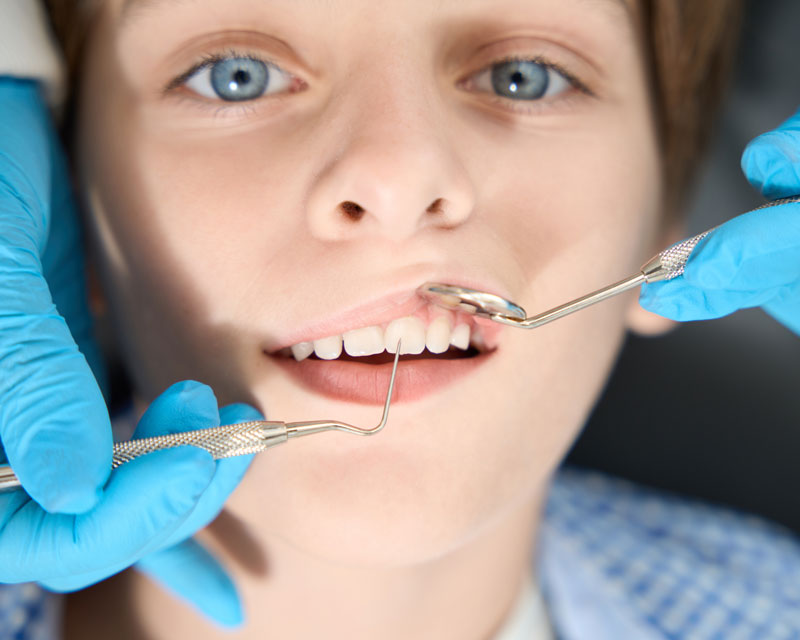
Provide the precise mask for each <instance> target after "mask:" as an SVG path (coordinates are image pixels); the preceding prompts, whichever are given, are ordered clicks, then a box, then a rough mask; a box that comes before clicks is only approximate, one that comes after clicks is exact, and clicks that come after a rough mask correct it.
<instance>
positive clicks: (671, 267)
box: [417, 195, 800, 329]
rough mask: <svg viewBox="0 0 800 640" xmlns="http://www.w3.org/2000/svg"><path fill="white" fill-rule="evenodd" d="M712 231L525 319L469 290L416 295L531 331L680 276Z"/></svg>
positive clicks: (517, 310)
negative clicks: (622, 276) (620, 277)
mask: <svg viewBox="0 0 800 640" xmlns="http://www.w3.org/2000/svg"><path fill="white" fill-rule="evenodd" d="M797 202H800V195H795V196H789V197H787V198H779V199H777V200H772V201H770V202H767V203H765V204H763V205H761V206H760V207H756V208H755V209H753V210H752V211H758V210H760V209H767V208H770V207H775V206H778V205H782V204H793V203H797ZM752 211H751V212H752ZM714 229H716V227H714V228H712V229H709V230H708V231H704V232H703V233H699V234H698V235H696V236H693V237H691V238H688V239H686V240H683V241H682V242H678V243H677V244H674V245H672V246H671V247H669V248H668V249H665V250H664V251H662V252H661V253H658V254H656V255H655V256H653V257H652V258H651V259H650V260H648V261H647V262H645V263H644V264H643V265H642V267H641V270H640V271H639V273H636V274H634V275H632V276H630V277H628V278H625V279H624V280H620V281H619V282H615V283H614V284H611V285H609V286H607V287H603V288H602V289H598V290H597V291H593V292H592V293H589V294H587V295H585V296H581V297H580V298H577V299H575V300H572V301H570V302H567V303H565V304H562V305H559V306H558V307H555V308H553V309H550V310H548V311H544V312H543V313H539V314H537V315H535V316H530V317H528V314H527V313H526V312H525V309H523V308H522V307H520V306H519V305H516V304H514V303H513V302H511V301H510V300H507V299H506V298H503V297H502V296H497V295H494V294H491V293H486V292H484V291H478V290H476V289H470V288H468V287H459V286H456V285H450V284H440V283H435V282H427V283H425V284H423V285H422V286H420V287H419V288H418V289H417V293H418V294H419V295H420V296H422V297H423V298H425V299H426V300H428V301H430V302H432V303H433V304H436V305H438V306H440V307H444V308H446V309H454V310H455V309H458V310H460V311H464V312H466V313H469V314H472V315H477V316H479V317H482V318H488V319H490V320H494V321H495V322H499V323H500V324H505V325H509V326H512V327H520V328H522V329H535V328H537V327H541V326H542V325H544V324H547V323H548V322H552V321H553V320H558V319H559V318H563V317H564V316H567V315H569V314H571V313H575V312H576V311H580V310H581V309H585V308H586V307H589V306H591V305H593V304H596V303H598V302H601V301H603V300H607V299H608V298H611V297H613V296H616V295H619V294H620V293H623V292H624V291H628V290H629V289H633V288H634V287H638V286H639V285H641V284H645V283H650V282H659V281H660V280H672V279H673V278H677V277H678V276H679V275H681V274H682V273H683V270H684V268H685V266H686V262H687V261H688V260H689V256H690V255H691V254H692V251H694V248H695V247H696V246H697V243H698V242H700V241H701V240H702V239H703V238H705V237H706V236H707V235H708V234H710V233H713V231H714Z"/></svg>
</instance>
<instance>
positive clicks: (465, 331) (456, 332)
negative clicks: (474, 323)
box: [450, 324, 469, 350]
mask: <svg viewBox="0 0 800 640" xmlns="http://www.w3.org/2000/svg"><path fill="white" fill-rule="evenodd" d="M450 344H452V345H453V346H454V347H456V348H457V349H464V350H467V349H469V325H468V324H460V325H458V326H457V327H456V328H455V329H453V335H452V336H451V337H450Z"/></svg>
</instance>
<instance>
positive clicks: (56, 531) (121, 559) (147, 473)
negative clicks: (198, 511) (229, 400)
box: [0, 447, 215, 589]
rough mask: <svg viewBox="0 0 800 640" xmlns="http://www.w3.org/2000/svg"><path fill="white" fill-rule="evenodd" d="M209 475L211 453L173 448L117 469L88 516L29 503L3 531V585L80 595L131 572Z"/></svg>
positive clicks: (182, 517) (165, 534) (190, 503)
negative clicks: (50, 587)
mask: <svg viewBox="0 0 800 640" xmlns="http://www.w3.org/2000/svg"><path fill="white" fill-rule="evenodd" d="M164 469H169V481H168V482H165V480H164ZM214 470H215V465H214V461H213V459H212V458H211V456H210V454H209V453H208V452H206V451H203V450H202V449H198V448H196V447H178V448H175V449H168V450H164V451H156V452H154V453H151V454H148V455H146V456H142V457H141V458H136V459H135V460H133V461H131V462H128V463H126V464H124V465H122V466H121V467H119V469H117V470H116V471H115V472H114V473H113V474H112V476H111V479H110V481H109V483H108V486H107V487H106V491H105V492H104V494H103V498H102V500H101V501H100V503H99V504H98V505H97V506H96V507H95V508H94V509H93V510H92V511H90V512H88V513H85V514H81V515H77V516H74V515H65V514H48V513H46V512H44V511H43V510H42V509H41V508H39V506H38V505H37V504H36V503H34V502H33V501H28V502H27V503H26V504H24V505H23V506H22V507H21V508H19V509H18V510H17V511H16V512H15V513H14V514H13V515H11V516H10V517H9V518H8V519H7V520H6V522H5V523H4V526H3V527H2V529H0V550H2V554H1V555H0V582H27V581H33V580H38V581H41V582H48V583H52V584H55V583H54V581H56V580H58V581H59V583H60V585H61V588H62V589H78V588H81V587H84V586H86V585H87V584H90V583H91V582H92V581H94V580H97V579H99V578H98V575H100V576H101V577H106V576H108V575H111V574H112V573H115V572H116V571H119V570H121V569H123V568H125V567H127V566H130V565H131V564H133V563H134V562H136V561H137V560H139V559H140V558H141V557H142V556H143V555H144V554H145V553H148V552H149V551H152V550H153V549H154V548H155V547H156V546H157V545H159V544H161V543H163V541H164V540H165V539H166V538H168V537H169V536H170V535H171V534H172V532H173V531H174V530H175V529H176V528H177V527H178V526H180V524H181V523H182V522H183V521H184V520H185V519H186V517H187V516H188V515H189V513H190V512H191V511H192V509H193V508H194V507H195V505H196V503H197V500H198V498H199V496H200V494H202V492H203V490H204V489H205V488H206V487H207V486H208V483H209V482H210V481H211V478H212V476H213V474H214Z"/></svg>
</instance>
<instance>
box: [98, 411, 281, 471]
mask: <svg viewBox="0 0 800 640" xmlns="http://www.w3.org/2000/svg"><path fill="white" fill-rule="evenodd" d="M286 439H287V433H286V424H285V423H283V422H265V421H263V420H255V421H252V422H242V423H239V424H227V425H223V426H221V427H211V428H209V429H197V430H196V431H182V432H181V433H170V434H167V435H163V436H155V437H152V438H139V439H138V440H128V441H127V442H118V443H117V444H115V445H114V454H113V458H112V462H111V468H112V469H116V468H117V467H118V466H120V465H121V464H124V463H126V462H130V461H131V460H133V459H134V458H138V457H139V456H143V455H145V454H146V453H152V452H153V451H160V450H162V449H172V448H174V447H180V446H182V445H187V444H188V445H191V446H193V447H200V448H201V449H205V450H206V451H208V452H209V453H210V454H211V455H212V456H213V457H214V459H215V460H219V459H221V458H231V457H233V456H244V455H247V454H250V453H259V452H261V451H264V450H265V449H267V448H269V447H272V446H274V445H276V444H280V443H281V442H285V441H286Z"/></svg>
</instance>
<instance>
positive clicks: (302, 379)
mask: <svg viewBox="0 0 800 640" xmlns="http://www.w3.org/2000/svg"><path fill="white" fill-rule="evenodd" d="M415 307H416V308H415V309H414V311H413V312H412V313H410V314H407V315H403V316H400V317H396V318H394V319H392V320H390V321H388V322H383V323H380V324H374V325H368V326H362V327H358V328H354V329H350V330H347V331H344V332H343V333H338V334H333V335H323V336H319V337H312V338H311V339H306V340H301V341H299V342H295V343H293V344H290V345H288V346H284V347H280V348H277V349H274V350H272V351H267V350H266V349H265V350H264V354H265V355H266V356H267V357H269V358H270V359H271V360H272V361H274V362H275V363H276V364H277V365H278V366H280V367H281V368H282V369H283V370H284V371H286V372H287V373H288V374H289V375H290V376H291V377H292V378H293V379H294V380H295V381H296V382H298V383H299V384H300V386H302V387H304V388H306V389H307V390H310V391H312V392H314V393H318V394H320V395H323V396H325V397H330V398H334V399H338V400H344V401H348V402H355V403H359V404H369V405H380V404H383V402H384V400H385V398H386V390H387V388H388V385H389V378H390V376H391V369H392V362H393V361H394V353H395V351H396V348H397V344H398V342H399V343H400V353H401V356H402V357H401V362H400V364H399V365H398V368H397V377H396V381H395V391H394V394H393V398H392V402H393V404H394V403H397V402H407V401H413V400H417V399H419V398H422V397H424V396H426V395H429V394H431V393H434V392H436V391H438V390H440V389H442V388H444V387H446V386H449V385H450V384H452V383H453V382H455V381H456V380H457V379H459V378H461V377H463V376H465V375H468V374H469V373H471V372H473V371H475V370H476V369H477V368H479V367H481V366H482V365H483V364H485V363H486V362H487V361H488V360H489V359H490V358H491V357H492V356H493V354H494V353H495V352H496V350H497V346H496V345H497V339H496V336H497V332H498V329H499V326H498V325H495V324H494V323H491V322H490V321H481V320H479V319H477V318H475V317H474V316H470V315H467V314H464V313H462V312H458V311H448V310H443V309H439V308H436V307H432V306H431V305H429V304H427V303H424V302H421V303H417V304H416V305H415Z"/></svg>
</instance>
